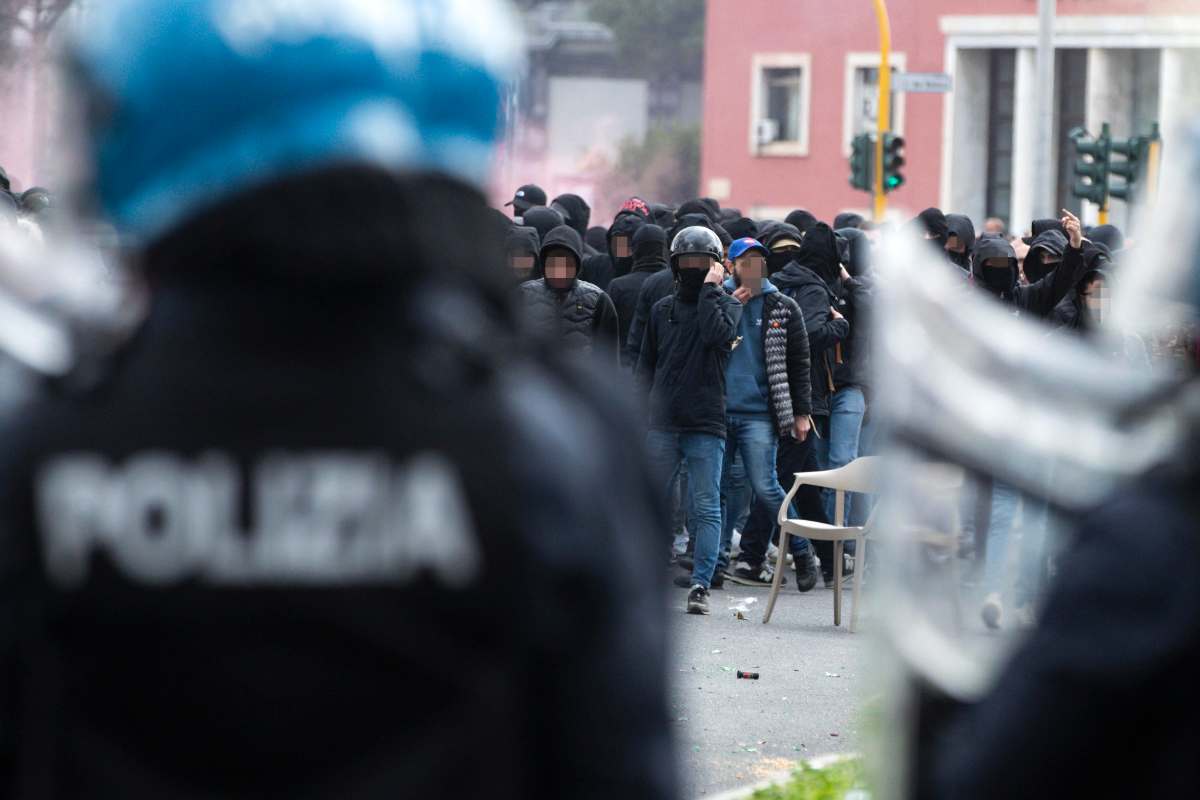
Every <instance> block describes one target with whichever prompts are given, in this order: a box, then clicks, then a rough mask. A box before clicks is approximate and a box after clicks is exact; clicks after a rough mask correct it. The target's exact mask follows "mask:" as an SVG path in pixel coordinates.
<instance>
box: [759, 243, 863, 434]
mask: <svg viewBox="0 0 1200 800" xmlns="http://www.w3.org/2000/svg"><path fill="white" fill-rule="evenodd" d="M806 249H807V250H806ZM801 255H803V256H804V259H805V260H806V261H808V262H810V264H812V265H815V266H817V268H818V269H820V270H821V271H822V272H827V273H830V274H834V275H836V273H837V266H836V264H837V244H836V243H835V242H834V239H833V231H831V230H830V229H829V226H828V225H826V224H825V223H824V222H819V223H817V224H816V225H815V226H814V227H813V229H812V230H811V231H809V233H808V235H806V236H805V237H804V242H803V243H802V245H801V249H800V253H797V258H800V257H801ZM830 259H832V263H830ZM771 283H773V284H775V286H776V287H777V288H778V289H779V290H780V291H781V292H783V293H784V294H786V295H787V296H788V297H790V298H792V299H793V300H795V301H796V303H797V304H799V306H800V310H801V311H802V312H803V313H804V327H805V329H806V330H807V332H808V346H809V351H810V364H811V376H812V408H813V411H812V413H813V415H814V416H828V415H829V399H830V396H831V395H832V394H833V392H834V391H835V389H836V384H835V382H834V381H835V376H834V369H835V368H836V367H837V361H838V358H837V355H838V345H839V344H840V343H841V342H843V341H844V340H845V339H846V338H847V337H848V336H849V335H850V323H848V322H847V321H846V320H844V319H834V318H833V315H832V314H831V313H830V311H829V310H830V308H831V307H833V306H834V305H835V304H836V303H837V296H836V295H835V294H834V293H833V290H832V289H831V288H830V287H829V284H827V283H826V282H825V280H824V279H823V278H822V277H821V276H820V275H818V274H817V273H816V272H815V271H814V270H813V269H812V267H811V266H801V264H799V263H797V262H796V261H792V262H791V263H789V264H788V265H787V266H786V267H784V268H783V269H782V270H780V271H779V272H776V273H775V274H774V275H772V276H771ZM839 313H840V312H839Z"/></svg>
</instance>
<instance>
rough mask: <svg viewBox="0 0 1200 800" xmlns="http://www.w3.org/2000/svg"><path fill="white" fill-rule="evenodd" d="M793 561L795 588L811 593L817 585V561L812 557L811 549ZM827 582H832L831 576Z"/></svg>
mask: <svg viewBox="0 0 1200 800" xmlns="http://www.w3.org/2000/svg"><path fill="white" fill-rule="evenodd" d="M793 561H794V562H795V566H796V588H797V589H799V590H800V591H802V592H811V591H812V590H813V587H814V586H816V585H817V559H816V558H814V557H813V551H812V549H811V548H810V549H809V550H806V551H805V552H804V555H802V556H796V557H795V558H794V559H793ZM829 580H830V581H831V582H832V581H833V576H832V575H831V576H830V577H829ZM827 585H828V584H827Z"/></svg>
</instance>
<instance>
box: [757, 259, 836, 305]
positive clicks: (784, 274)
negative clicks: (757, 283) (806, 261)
mask: <svg viewBox="0 0 1200 800" xmlns="http://www.w3.org/2000/svg"><path fill="white" fill-rule="evenodd" d="M771 284H772V285H773V286H774V287H775V288H776V289H779V290H780V291H785V292H790V291H792V290H794V289H800V288H802V287H804V286H820V287H821V288H822V289H824V290H825V292H826V293H827V294H828V295H829V296H830V299H831V300H832V299H833V290H831V289H830V288H829V284H827V283H826V282H825V281H824V279H822V278H821V276H820V275H818V274H817V273H815V272H813V271H812V270H811V269H809V268H808V267H804V266H801V265H800V264H797V263H796V262H795V261H790V262H788V265H787V266H786V267H784V268H783V269H781V270H780V271H779V272H776V273H774V274H773V275H771Z"/></svg>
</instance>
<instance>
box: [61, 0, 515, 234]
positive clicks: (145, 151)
mask: <svg viewBox="0 0 1200 800" xmlns="http://www.w3.org/2000/svg"><path fill="white" fill-rule="evenodd" d="M70 52H71V56H72V61H73V65H74V67H75V69H74V74H75V76H76V77H77V78H78V79H79V87H78V88H79V89H80V90H81V91H82V92H83V93H84V95H85V100H86V103H85V107H86V108H88V110H89V119H88V125H87V131H86V136H87V139H86V142H85V153H86V156H87V158H88V159H90V164H88V166H89V167H90V168H91V170H92V172H93V175H92V179H93V181H94V185H93V186H92V191H93V192H94V194H95V196H96V198H97V200H98V201H99V205H100V207H101V210H102V211H103V212H104V213H105V214H106V215H107V216H108V217H109V218H110V219H111V220H112V222H113V223H114V224H115V225H116V226H117V228H118V229H120V230H122V231H123V232H126V233H131V234H133V235H135V236H138V237H141V238H143V239H150V238H153V237H155V236H157V235H159V234H162V233H164V232H165V231H166V230H168V229H169V228H170V227H172V226H173V225H175V224H176V223H178V222H180V221H182V220H183V219H185V218H187V217H188V216H190V215H192V214H194V213H196V212H197V211H198V210H200V209H201V208H203V207H205V206H208V205H211V204H213V203H216V202H218V201H219V200H221V199H223V198H225V197H227V196H229V195H231V194H234V193H236V192H238V191H241V190H244V189H247V188H250V187H252V186H255V185H261V184H263V183H267V182H270V181H271V180H274V179H277V178H280V177H283V176H286V175H289V174H294V173H297V172H301V171H305V170H308V169H315V168H320V167H322V166H327V165H330V164H338V163H367V164H372V165H376V166H380V167H383V168H386V169H389V170H393V171H432V172H439V173H443V174H447V175H450V176H452V177H456V178H459V179H461V180H463V181H465V182H467V183H468V184H471V185H474V186H477V187H480V188H482V187H483V186H484V185H485V184H486V182H487V181H488V179H489V176H490V172H491V165H492V158H493V151H494V146H495V143H496V140H497V137H498V133H499V130H500V121H501V107H502V103H501V99H502V97H503V95H504V91H505V84H506V83H507V82H508V81H509V80H510V79H511V77H512V76H514V75H515V74H516V71H517V69H518V67H519V65H520V59H521V40H520V34H519V31H518V29H517V27H516V25H515V22H514V20H513V19H512V18H511V17H510V15H509V13H508V12H507V10H506V7H505V6H504V4H502V3H501V2H498V0H304V2H280V0H188V2H179V0H105V2H104V3H99V4H96V7H95V9H94V10H92V12H91V13H90V14H89V16H88V19H87V28H86V30H84V31H80V35H78V36H77V37H76V38H75V40H74V43H73V46H72V47H71V50H70Z"/></svg>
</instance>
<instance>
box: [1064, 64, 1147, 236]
mask: <svg viewBox="0 0 1200 800" xmlns="http://www.w3.org/2000/svg"><path fill="white" fill-rule="evenodd" d="M1134 76H1135V64H1134V53H1133V51H1132V50H1103V49H1099V48H1093V49H1091V50H1088V61H1087V105H1086V109H1087V129H1088V133H1090V134H1091V135H1092V136H1099V135H1100V126H1101V125H1103V124H1104V123H1105V122H1107V123H1108V124H1109V127H1110V129H1111V132H1112V136H1113V138H1117V139H1124V138H1126V137H1128V136H1130V135H1132V134H1133V133H1134V131H1133V130H1132V125H1133V92H1134V89H1135V86H1134V83H1135V80H1134ZM1070 157H1071V158H1074V154H1073V153H1072V154H1071V155H1070ZM1108 208H1109V215H1110V216H1109V222H1111V223H1112V224H1114V225H1116V226H1117V227H1119V228H1121V229H1122V230H1125V229H1127V228H1128V227H1129V218H1128V216H1129V215H1128V213H1127V210H1128V209H1127V208H1126V204H1125V203H1122V202H1120V201H1116V202H1110V203H1109V206H1108ZM1099 213H1100V207H1099V206H1097V205H1095V204H1093V203H1088V202H1084V204H1083V223H1084V224H1085V225H1095V224H1096V223H1097V222H1098V221H1099Z"/></svg>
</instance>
